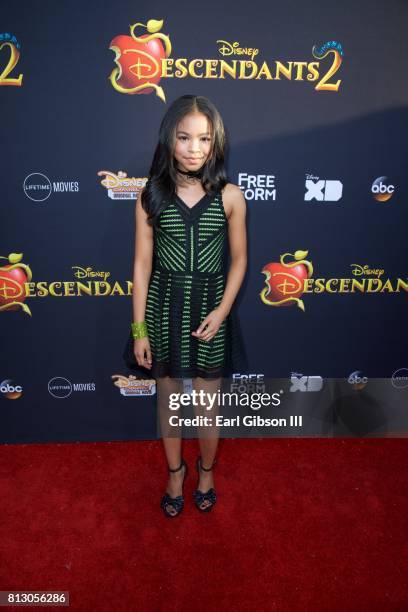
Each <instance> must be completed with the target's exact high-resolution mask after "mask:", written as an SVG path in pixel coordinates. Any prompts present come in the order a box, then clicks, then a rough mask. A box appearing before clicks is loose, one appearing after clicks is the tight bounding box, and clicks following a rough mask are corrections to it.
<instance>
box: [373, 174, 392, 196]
mask: <svg viewBox="0 0 408 612" xmlns="http://www.w3.org/2000/svg"><path fill="white" fill-rule="evenodd" d="M394 190H395V187H394V185H389V184H388V178H387V177H386V176H380V177H378V178H376V179H375V181H374V183H373V184H372V185H371V193H372V194H374V197H375V199H376V200H377V201H378V202H386V201H387V200H389V199H390V197H391V196H392V194H393V193H394Z"/></svg>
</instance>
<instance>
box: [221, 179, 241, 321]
mask: <svg viewBox="0 0 408 612" xmlns="http://www.w3.org/2000/svg"><path fill="white" fill-rule="evenodd" d="M226 197H227V201H229V202H230V208H231V214H230V216H229V218H228V241H229V249H230V256H231V264H230V267H229V271H228V276H227V282H226V285H225V290H224V296H223V298H222V300H221V302H220V304H219V306H218V310H220V311H221V312H222V313H223V316H224V317H226V316H227V315H228V314H229V312H230V310H231V308H232V305H233V303H234V300H235V298H236V296H237V294H238V291H239V289H240V287H241V285H242V281H243V280H244V276H245V272H246V267H247V233H246V201H245V198H244V194H243V193H242V191H241V189H240V188H239V187H238V185H231V187H230V191H229V193H228V196H224V201H225V199H226Z"/></svg>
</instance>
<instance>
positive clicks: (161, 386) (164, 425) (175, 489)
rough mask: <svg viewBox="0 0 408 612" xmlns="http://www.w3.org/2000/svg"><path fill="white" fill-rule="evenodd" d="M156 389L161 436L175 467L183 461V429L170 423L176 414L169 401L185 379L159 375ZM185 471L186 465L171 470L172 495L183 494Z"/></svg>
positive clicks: (179, 390) (170, 461)
mask: <svg viewBox="0 0 408 612" xmlns="http://www.w3.org/2000/svg"><path fill="white" fill-rule="evenodd" d="M156 389H157V419H158V427H159V431H160V436H161V437H162V439H163V445H164V452H165V455H166V459H167V463H168V467H169V468H170V469H175V468H178V467H179V466H180V463H181V430H180V427H176V426H171V425H170V424H169V417H170V416H171V415H174V414H176V413H175V412H174V411H172V410H170V408H169V403H170V395H171V393H182V392H183V381H182V380H180V379H179V378H171V377H170V376H163V377H159V378H157V379H156ZM184 473H185V467H182V468H181V470H179V471H178V472H169V480H168V483H167V489H166V492H167V493H168V494H169V495H170V497H177V496H178V495H181V494H182V492H183V479H184ZM166 509H167V510H168V512H169V513H170V514H177V512H176V510H175V509H174V507H173V506H172V505H171V504H167V506H166Z"/></svg>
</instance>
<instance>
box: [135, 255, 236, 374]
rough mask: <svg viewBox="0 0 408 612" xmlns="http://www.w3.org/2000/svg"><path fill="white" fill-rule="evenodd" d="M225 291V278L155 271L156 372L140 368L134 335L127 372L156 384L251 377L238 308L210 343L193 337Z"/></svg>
mask: <svg viewBox="0 0 408 612" xmlns="http://www.w3.org/2000/svg"><path fill="white" fill-rule="evenodd" d="M224 289H225V276H224V274H223V273H220V272H215V273H208V272H203V273H199V272H197V271H192V272H191V273H186V272H175V271H170V270H166V269H161V268H159V267H156V268H155V269H154V270H153V273H152V275H151V278H150V283H149V288H148V295H147V301H146V313H145V320H146V325H147V329H148V335H149V342H150V348H151V351H152V367H151V368H144V367H142V366H138V365H137V364H136V360H135V357H134V354H133V338H132V335H131V334H130V337H129V339H128V343H127V346H126V347H125V351H124V355H123V357H124V359H125V362H126V364H127V366H128V367H130V368H132V369H133V368H136V369H140V370H141V371H142V372H143V373H144V375H146V374H147V373H149V374H150V376H151V377H153V378H159V377H162V376H170V377H172V378H194V377H201V378H207V379H213V378H219V377H223V378H228V377H230V376H232V374H234V373H244V372H246V371H247V368H248V360H247V355H246V350H245V344H244V341H243V336H242V331H241V326H240V321H239V318H238V314H237V312H236V308H235V307H233V308H232V309H231V311H230V313H229V314H228V316H227V317H226V318H225V319H224V320H223V322H222V323H221V326H220V328H219V330H218V332H217V333H216V335H215V336H214V337H213V338H212V339H211V340H210V341H204V340H200V339H198V338H197V337H195V336H193V335H192V333H191V332H192V331H196V330H197V328H198V327H199V325H200V324H201V323H202V321H203V319H204V318H205V317H206V316H207V315H208V314H209V313H210V312H211V311H212V310H214V309H215V308H216V307H217V306H218V305H219V303H220V302H221V300H222V297H223V293H224Z"/></svg>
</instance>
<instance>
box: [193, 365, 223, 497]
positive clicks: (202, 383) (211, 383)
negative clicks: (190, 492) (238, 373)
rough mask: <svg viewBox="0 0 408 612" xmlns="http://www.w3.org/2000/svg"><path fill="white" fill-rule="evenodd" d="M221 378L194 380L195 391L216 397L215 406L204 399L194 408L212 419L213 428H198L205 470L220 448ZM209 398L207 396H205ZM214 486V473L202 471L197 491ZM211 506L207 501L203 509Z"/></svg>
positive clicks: (203, 490)
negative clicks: (218, 423)
mask: <svg viewBox="0 0 408 612" xmlns="http://www.w3.org/2000/svg"><path fill="white" fill-rule="evenodd" d="M221 382H222V379H221V378H216V379H206V378H201V377H196V378H194V389H196V390H197V391H199V390H200V389H202V390H203V391H204V393H209V394H211V395H212V394H214V395H213V397H216V400H215V401H214V403H213V404H210V403H209V401H208V399H204V400H203V401H202V402H200V403H199V404H198V405H197V406H194V410H195V414H196V416H201V415H203V416H207V417H210V418H211V419H212V425H211V426H202V427H199V428H198V436H199V445H200V455H201V464H202V465H203V467H205V468H209V467H211V466H212V464H213V461H214V459H215V456H216V454H217V448H218V440H219V426H217V425H216V424H215V417H216V415H217V414H218V413H219V410H218V391H219V390H220V388H221ZM205 397H207V396H205ZM211 405H212V406H213V407H212V408H211V410H208V409H207V408H208V407H209V406H211ZM213 486H214V477H213V471H212V470H211V471H209V472H206V471H204V470H200V473H199V481H198V486H197V489H199V490H200V491H202V493H206V492H207V491H208V490H209V489H211V487H213ZM208 505H211V502H210V501H209V500H205V501H204V502H203V503H202V505H201V507H202V508H205V507H206V506H208Z"/></svg>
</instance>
